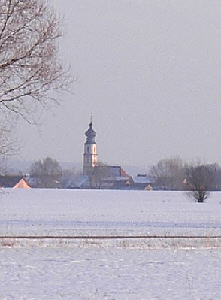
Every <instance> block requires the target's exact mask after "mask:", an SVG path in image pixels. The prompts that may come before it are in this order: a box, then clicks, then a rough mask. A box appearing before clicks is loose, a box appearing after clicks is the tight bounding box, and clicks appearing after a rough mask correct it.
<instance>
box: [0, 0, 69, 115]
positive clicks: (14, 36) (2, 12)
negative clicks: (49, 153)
mask: <svg viewBox="0 0 221 300" xmlns="http://www.w3.org/2000/svg"><path fill="white" fill-rule="evenodd" d="M60 36H61V31H60V29H59V24H58V20H57V18H56V16H55V14H54V13H53V11H52V10H51V9H49V8H48V7H47V5H46V4H45V1H43V0H38V1H37V0H28V1H24V0H0V104H1V106H0V108H1V109H3V108H6V110H9V111H10V112H15V113H16V114H19V115H21V116H23V117H24V118H28V114H29V113H30V111H34V110H35V109H36V107H35V106H36V105H38V104H39V103H40V104H45V103H48V102H46V100H48V97H47V96H49V93H48V92H49V91H50V90H52V89H61V88H62V87H63V86H64V84H65V82H66V79H65V76H64V74H63V71H62V66H61V64H60V63H59V61H58V59H57V57H56V53H57V40H58V38H59V37H60ZM66 78H67V77H66ZM33 100H34V101H33Z"/></svg>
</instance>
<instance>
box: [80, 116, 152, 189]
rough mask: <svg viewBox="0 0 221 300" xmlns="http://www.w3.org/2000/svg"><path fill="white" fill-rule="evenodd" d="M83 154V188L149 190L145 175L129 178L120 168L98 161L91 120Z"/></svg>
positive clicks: (86, 133) (149, 186) (149, 184)
mask: <svg viewBox="0 0 221 300" xmlns="http://www.w3.org/2000/svg"><path fill="white" fill-rule="evenodd" d="M85 136H86V141H85V143H84V153H83V176H85V178H87V181H86V182H85V184H84V186H83V187H84V188H98V189H137V190H140V189H141V190H144V189H146V190H151V189H152V186H151V183H150V180H149V178H148V177H147V176H146V175H145V174H138V175H137V176H135V177H132V176H129V175H128V174H127V173H126V172H125V171H124V170H123V169H122V167H121V166H109V165H106V164H103V163H101V162H99V161H98V155H97V144H96V132H95V130H94V129H93V123H92V118H91V120H90V123H89V128H88V130H87V131H86V132H85Z"/></svg>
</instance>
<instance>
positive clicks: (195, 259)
mask: <svg viewBox="0 0 221 300" xmlns="http://www.w3.org/2000/svg"><path fill="white" fill-rule="evenodd" d="M0 206H1V210H0V225H1V226H0V235H1V236H4V235H7V236H9V235H17V236H18V235H29V236H33V235H44V236H47V235H53V236H54V235H56V236H59V235H62V236H70V235H72V236H73V235H74V236H76V235H84V236H91V235H106V236H107V235H108V236H109V235H124V236H132V235H167V236H168V235H195V236H199V235H200V236H204V235H209V236H220V235H221V193H213V194H212V195H211V197H210V198H209V199H208V200H207V202H206V203H203V204H201V203H195V202H193V201H191V200H190V199H189V198H187V197H186V195H185V194H184V193H182V192H155V191H152V192H142V191H102V190H100V191H98V190H93V191H89V190H84V191H81V190H34V189H33V190H10V189H9V190H5V191H2V193H1V194H0ZM219 241H220V239H219ZM163 243H164V242H163V241H160V242H159V243H158V244H156V245H155V246H156V247H155V248H153V247H152V248H151V247H150V248H148V247H143V244H142V242H141V241H140V242H139V239H138V240H136V243H135V244H133V245H132V247H131V243H130V242H128V240H126V241H123V242H122V243H121V244H119V243H117V244H116V243H115V242H114V241H113V242H110V241H106V242H105V241H103V242H102V244H99V243H94V241H92V242H90V241H88V240H87V241H86V242H84V241H80V242H79V243H77V244H73V245H69V247H66V246H65V244H60V245H59V244H50V243H48V244H47V245H44V247H41V245H42V244H41V243H40V242H39V243H36V244H29V243H28V242H27V244H23V245H22V247H19V244H15V245H14V244H13V243H12V244H11V247H10V243H9V244H8V245H7V243H6V244H5V246H3V244H2V246H1V247H0V266H1V267H0V278H1V280H0V299H16V300H19V299H27V300H29V299H38V300H41V299H47V300H50V299H73V300H78V299H85V300H86V299H107V300H109V299H110V300H111V299H115V300H127V299H137V300H141V299H144V300H146V299H147V300H148V299H203V300H204V299H205V300H207V299H208V300H209V299H210V300H211V299H214V300H215V299H221V297H220V295H221V288H220V286H221V285H220V278H221V266H220V265H221V248H220V244H219V242H218V246H217V245H216V247H213V244H212V243H209V247H204V246H203V243H197V242H196V243H195V244H194V245H193V247H192V248H191V247H190V248H188V249H186V248H183V247H179V246H177V247H176V244H174V243H172V244H171V248H168V247H167V248H166V249H165V247H164V245H163ZM119 245H120V247H119ZM206 245H207V246H208V244H206ZM6 246H8V247H6ZM46 246H47V247H46ZM72 246H73V247H72Z"/></svg>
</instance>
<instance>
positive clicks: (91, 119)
mask: <svg viewBox="0 0 221 300" xmlns="http://www.w3.org/2000/svg"><path fill="white" fill-rule="evenodd" d="M92 123H93V114H92V113H91V117H90V124H92Z"/></svg>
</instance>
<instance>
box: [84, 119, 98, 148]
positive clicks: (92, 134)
mask: <svg viewBox="0 0 221 300" xmlns="http://www.w3.org/2000/svg"><path fill="white" fill-rule="evenodd" d="M92 127H93V125H92V119H91V121H90V123H89V128H88V130H87V131H86V132H85V135H86V137H87V138H86V144H96V142H95V137H96V132H95V131H94V130H93V128H92Z"/></svg>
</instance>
